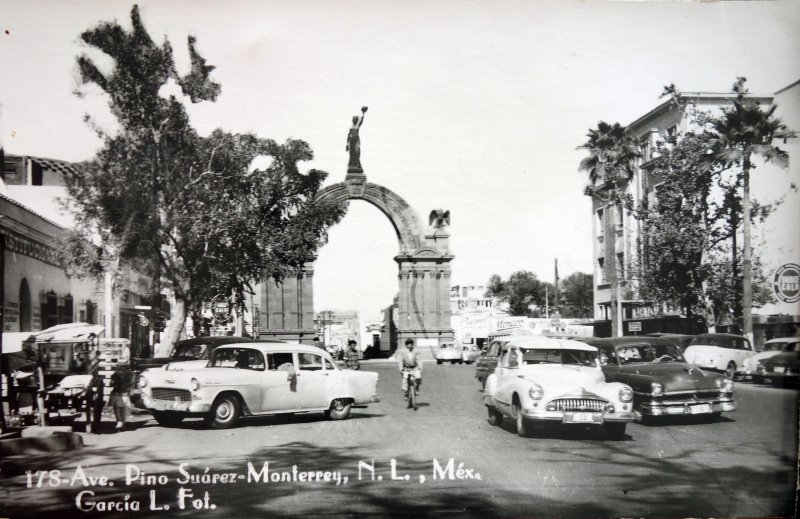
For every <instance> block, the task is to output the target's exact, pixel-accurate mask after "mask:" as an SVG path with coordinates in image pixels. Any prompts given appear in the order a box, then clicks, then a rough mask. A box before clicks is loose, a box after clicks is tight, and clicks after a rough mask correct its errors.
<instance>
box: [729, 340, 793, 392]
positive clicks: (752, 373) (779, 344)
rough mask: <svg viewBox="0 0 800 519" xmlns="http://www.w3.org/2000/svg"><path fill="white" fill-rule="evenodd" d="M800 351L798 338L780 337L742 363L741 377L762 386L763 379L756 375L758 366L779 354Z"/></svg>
mask: <svg viewBox="0 0 800 519" xmlns="http://www.w3.org/2000/svg"><path fill="white" fill-rule="evenodd" d="M790 351H800V337H781V338H779V339H770V340H768V341H767V342H765V343H764V347H763V348H762V349H761V351H760V352H758V353H756V354H755V355H753V356H752V357H748V358H746V359H745V360H744V362H743V363H742V370H741V371H742V375H744V376H746V377H747V376H749V377H750V378H751V380H752V381H753V382H756V383H758V384H762V383H763V382H764V379H763V378H762V377H761V376H760V375H759V374H758V365H759V364H763V363H764V361H766V360H767V359H769V358H771V357H774V356H775V355H777V354H779V353H781V352H790Z"/></svg>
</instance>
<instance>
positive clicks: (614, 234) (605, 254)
mask: <svg viewBox="0 0 800 519" xmlns="http://www.w3.org/2000/svg"><path fill="white" fill-rule="evenodd" d="M734 97H735V96H734V95H733V94H730V93H728V94H719V93H708V92H693V93H681V99H682V100H683V101H685V102H686V103H685V105H679V104H678V103H675V102H674V101H673V100H671V99H670V100H667V101H665V102H663V103H661V104H659V105H658V106H656V107H655V108H654V109H653V110H651V111H649V112H648V113H646V114H644V115H643V116H641V117H639V118H638V119H636V120H635V121H633V122H632V123H630V124H629V125H628V126H627V127H626V132H627V133H628V135H630V136H632V137H633V138H634V139H635V140H636V141H637V142H638V143H639V151H640V153H641V158H640V159H639V160H638V163H637V164H636V167H635V171H634V176H633V178H632V179H631V180H630V181H629V182H628V183H627V184H625V186H624V190H625V193H626V194H627V195H629V197H630V198H631V199H632V200H633V202H634V205H637V204H638V203H640V202H641V201H642V200H644V199H648V198H649V199H651V200H652V199H653V198H654V197H657V194H658V188H659V183H660V179H659V178H658V176H657V175H656V174H654V172H653V170H652V169H653V168H652V166H653V159H654V158H656V153H657V151H656V148H657V144H658V142H659V141H663V140H664V139H665V138H666V137H667V136H668V135H673V134H678V135H679V134H680V133H682V132H686V131H688V130H690V129H691V125H692V118H691V117H690V114H691V112H692V111H693V110H698V111H703V112H707V113H711V114H713V115H717V114H719V113H720V110H721V108H722V107H724V106H729V105H730V104H731V103H732V99H733V98H734ZM750 97H752V98H753V99H755V100H756V101H757V102H758V103H759V104H760V105H762V106H765V107H766V106H769V105H772V104H775V105H777V109H776V112H775V115H776V116H777V117H780V118H781V119H782V120H783V121H784V123H785V124H786V125H787V126H788V127H789V128H790V129H793V130H798V129H800V82H795V83H793V84H792V85H789V86H788V87H786V88H784V89H782V90H780V91H778V92H777V93H775V94H774V95H752V96H750ZM797 140H798V139H789V140H788V141H786V142H780V143H777V142H776V143H775V144H776V145H780V147H781V148H782V149H784V150H786V151H788V153H789V156H790V163H789V168H788V169H783V168H780V167H778V166H776V165H774V164H770V163H763V164H761V163H760V164H758V166H757V168H756V170H754V171H753V173H752V175H751V192H752V196H753V198H754V199H763V201H764V202H765V203H769V202H770V201H773V200H779V199H780V200H781V201H782V203H781V204H780V205H778V207H777V209H776V210H775V211H774V212H773V213H772V214H771V215H770V216H769V218H768V219H767V220H766V221H765V222H763V224H759V225H758V226H756V227H754V229H753V239H752V244H753V247H754V248H755V247H760V249H759V254H760V256H761V258H762V261H763V263H764V267H765V268H766V269H767V272H766V274H767V276H768V277H769V276H774V275H775V273H776V272H778V270H779V269H781V267H782V266H784V265H787V264H798V263H800V239H799V238H800V232H798V231H797V230H796V229H797V224H796V222H798V221H800V196H799V195H798V193H797V192H796V191H794V192H793V191H791V190H790V186H791V185H792V184H794V185H800V168H798V164H797V161H800V149H798V142H797ZM594 187H600V186H599V185H596V186H594ZM601 193H602V191H601ZM712 196H714V193H712ZM641 225H642V224H641V222H640V221H638V220H637V219H636V218H634V217H633V215H632V214H630V212H629V211H628V210H627V209H626V208H625V207H623V206H622V205H608V204H607V203H606V202H605V201H604V200H603V199H602V197H599V196H593V203H592V229H593V236H594V240H593V252H594V253H593V258H594V260H595V261H594V279H595V286H594V307H595V312H594V317H595V320H596V321H597V322H599V323H603V322H606V323H610V319H611V315H612V313H611V301H612V294H611V283H610V281H609V280H610V278H611V275H612V273H611V269H615V272H614V274H615V275H616V276H617V279H618V282H619V283H618V285H619V288H618V290H619V292H618V294H617V300H618V301H619V303H618V304H619V308H620V312H619V321H618V323H619V325H620V326H619V330H620V332H621V334H623V335H632V334H636V333H646V332H648V331H672V332H691V331H696V330H691V329H690V326H689V325H688V324H687V323H685V322H682V321H681V316H680V311H679V310H676V309H670V308H665V307H659V306H656V305H653V304H652V303H651V302H649V301H644V300H642V299H641V298H640V297H639V292H638V286H637V272H635V269H636V264H637V260H638V238H639V236H640V234H641V230H642V229H641ZM739 243H741V241H740V242H739ZM753 314H754V319H753V322H754V341H755V343H756V345H757V346H759V345H760V344H761V343H763V341H764V340H765V339H766V338H770V336H784V335H793V334H795V333H797V327H798V323H800V306H798V303H797V302H794V303H792V302H786V301H780V300H777V299H776V302H775V303H772V304H768V305H765V306H764V307H762V308H754V309H753ZM607 328H608V333H610V328H611V327H610V324H609V326H608V327H607ZM731 331H735V330H734V329H731ZM601 335H602V334H601Z"/></svg>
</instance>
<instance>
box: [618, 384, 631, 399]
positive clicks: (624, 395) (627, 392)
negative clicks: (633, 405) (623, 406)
mask: <svg viewBox="0 0 800 519" xmlns="http://www.w3.org/2000/svg"><path fill="white" fill-rule="evenodd" d="M619 400H620V402H630V401H631V400H633V390H632V389H631V388H629V387H628V386H622V389H620V390H619Z"/></svg>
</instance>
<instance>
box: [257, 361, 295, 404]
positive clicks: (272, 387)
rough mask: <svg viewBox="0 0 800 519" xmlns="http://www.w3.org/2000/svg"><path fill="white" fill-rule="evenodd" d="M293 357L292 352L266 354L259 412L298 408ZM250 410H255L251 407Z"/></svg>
mask: <svg viewBox="0 0 800 519" xmlns="http://www.w3.org/2000/svg"><path fill="white" fill-rule="evenodd" d="M295 375H296V369H295V357H294V354H293V353H292V352H288V351H286V352H275V353H268V354H267V369H266V370H264V371H263V373H262V379H261V380H262V382H261V394H262V399H261V407H260V409H259V412H261V413H271V412H276V411H277V412H280V411H286V410H292V409H298V408H299V405H300V397H299V395H298V391H297V377H296V376H295ZM251 411H253V412H255V411H254V410H252V409H251Z"/></svg>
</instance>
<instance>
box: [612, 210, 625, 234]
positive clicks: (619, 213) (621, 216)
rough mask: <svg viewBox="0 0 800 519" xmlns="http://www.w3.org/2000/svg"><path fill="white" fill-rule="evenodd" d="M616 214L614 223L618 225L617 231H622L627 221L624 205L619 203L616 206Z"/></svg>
mask: <svg viewBox="0 0 800 519" xmlns="http://www.w3.org/2000/svg"><path fill="white" fill-rule="evenodd" d="M614 216H615V218H614V223H615V224H616V226H617V231H621V230H622V227H623V225H624V223H625V210H624V209H623V208H622V205H619V204H618V205H617V206H616V207H614Z"/></svg>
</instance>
